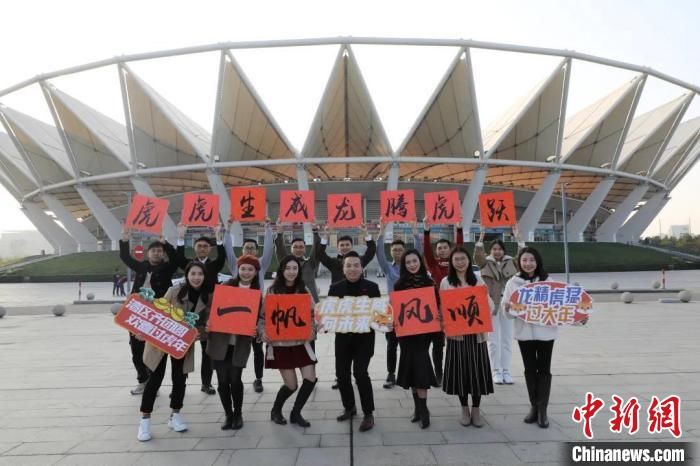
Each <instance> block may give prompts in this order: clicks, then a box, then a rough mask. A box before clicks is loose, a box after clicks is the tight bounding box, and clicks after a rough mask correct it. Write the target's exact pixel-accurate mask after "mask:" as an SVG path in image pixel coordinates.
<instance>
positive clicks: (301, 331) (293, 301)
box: [265, 293, 313, 341]
mask: <svg viewBox="0 0 700 466" xmlns="http://www.w3.org/2000/svg"><path fill="white" fill-rule="evenodd" d="M312 325H313V321H312V320H311V295H310V294H306V293H304V294H301V293H300V294H268V295H266V296H265V334H266V335H267V338H268V339H269V340H270V341H295V340H299V341H308V340H310V339H311V328H312Z"/></svg>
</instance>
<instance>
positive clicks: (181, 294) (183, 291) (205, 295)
mask: <svg viewBox="0 0 700 466" xmlns="http://www.w3.org/2000/svg"><path fill="white" fill-rule="evenodd" d="M193 267H197V268H199V269H200V270H201V271H202V274H203V275H204V280H202V286H200V287H199V290H197V291H198V292H199V298H200V299H201V300H202V302H203V303H204V304H206V303H207V302H208V301H209V290H208V289H207V280H206V278H207V269H206V268H205V267H204V264H202V263H200V262H196V261H192V262H190V263H189V264H187V266H186V267H185V283H183V284H182V286H181V287H180V291H178V293H177V299H178V301H180V302H184V301H185V299H186V298H187V295H188V294H189V292H190V290H194V288H193V287H192V285H190V282H189V279H188V278H187V276H188V274H189V273H190V270H192V268H193ZM194 304H195V305H197V303H194Z"/></svg>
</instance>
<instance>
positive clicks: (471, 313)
mask: <svg viewBox="0 0 700 466" xmlns="http://www.w3.org/2000/svg"><path fill="white" fill-rule="evenodd" d="M447 312H448V313H449V315H450V318H451V319H452V320H457V316H461V317H462V318H463V319H465V320H466V321H467V325H468V326H469V327H471V326H472V325H473V324H474V321H477V322H478V323H479V325H484V322H483V321H482V320H481V319H479V303H478V302H477V301H476V297H475V296H469V297H467V305H466V306H465V305H464V304H462V305H460V306H458V307H457V308H456V309H447Z"/></svg>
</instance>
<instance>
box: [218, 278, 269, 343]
mask: <svg viewBox="0 0 700 466" xmlns="http://www.w3.org/2000/svg"><path fill="white" fill-rule="evenodd" d="M261 296H262V293H261V292H260V290H252V289H250V288H239V287H237V286H228V285H216V286H215V287H214V296H213V298H212V304H211V312H210V313H209V324H208V326H209V331H210V332H219V333H230V334H231V335H248V336H250V337H254V336H255V333H256V326H257V323H258V310H259V309H260V299H261Z"/></svg>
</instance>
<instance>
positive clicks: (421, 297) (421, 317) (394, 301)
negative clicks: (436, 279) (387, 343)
mask: <svg viewBox="0 0 700 466" xmlns="http://www.w3.org/2000/svg"><path fill="white" fill-rule="evenodd" d="M389 297H390V299H391V307H392V309H393V310H392V312H393V322H394V331H395V332H396V336H397V337H405V336H409V335H419V334H421V333H432V332H441V331H442V327H441V326H440V320H439V319H438V305H437V300H436V299H435V287H432V286H426V287H424V288H414V289H412V290H403V291H393V292H391V293H390V294H389Z"/></svg>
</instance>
